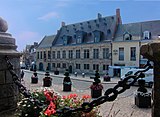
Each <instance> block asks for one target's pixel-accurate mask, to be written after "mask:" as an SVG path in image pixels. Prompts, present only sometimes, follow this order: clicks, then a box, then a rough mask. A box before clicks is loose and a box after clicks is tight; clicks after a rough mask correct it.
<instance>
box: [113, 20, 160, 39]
mask: <svg viewBox="0 0 160 117" xmlns="http://www.w3.org/2000/svg"><path fill="white" fill-rule="evenodd" d="M144 31H149V32H151V39H157V37H158V35H160V20H155V21H145V22H137V23H129V24H121V25H119V27H118V30H117V33H116V36H115V39H114V41H123V34H124V33H125V32H128V33H130V34H131V35H132V39H133V40H135V37H136V40H137V39H138V40H142V39H143V32H144Z"/></svg>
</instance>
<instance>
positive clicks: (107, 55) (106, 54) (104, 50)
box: [103, 48, 109, 59]
mask: <svg viewBox="0 0 160 117" xmlns="http://www.w3.org/2000/svg"><path fill="white" fill-rule="evenodd" d="M103 59H109V48H103Z"/></svg>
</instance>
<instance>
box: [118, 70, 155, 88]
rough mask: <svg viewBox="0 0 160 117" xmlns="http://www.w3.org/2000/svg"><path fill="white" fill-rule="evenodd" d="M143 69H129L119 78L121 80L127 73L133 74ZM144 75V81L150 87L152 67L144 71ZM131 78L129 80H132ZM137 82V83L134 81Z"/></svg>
mask: <svg viewBox="0 0 160 117" xmlns="http://www.w3.org/2000/svg"><path fill="white" fill-rule="evenodd" d="M139 70H144V69H130V70H129V71H127V72H126V73H125V74H124V75H123V76H122V77H121V78H120V79H121V80H123V79H125V78H126V77H127V76H129V75H134V74H135V73H136V72H137V71H139ZM144 75H145V77H144V78H142V79H144V80H145V83H146V85H147V86H148V87H152V85H153V77H154V75H153V69H149V70H148V71H146V72H144ZM132 80H133V79H130V80H129V82H132ZM136 84H137V83H136Z"/></svg>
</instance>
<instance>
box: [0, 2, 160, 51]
mask: <svg viewBox="0 0 160 117" xmlns="http://www.w3.org/2000/svg"><path fill="white" fill-rule="evenodd" d="M0 2H1V4H0V17H2V18H3V19H5V20H6V21H7V22H8V25H9V29H8V31H7V32H9V33H11V34H12V36H13V37H14V38H16V45H17V46H18V49H17V50H18V51H22V50H23V49H24V48H25V46H26V44H33V43H34V42H38V43H39V42H40V41H41V40H42V38H43V37H44V36H45V35H52V34H56V32H57V30H58V29H59V28H60V26H61V22H62V21H64V22H65V23H66V24H73V23H78V22H82V21H86V20H91V19H96V18H97V14H98V13H101V14H102V16H110V15H115V13H116V9H117V8H120V11H121V17H122V23H124V24H126V23H134V22H142V21H150V20H160V1H159V0H156V1H152V0H1V1H0Z"/></svg>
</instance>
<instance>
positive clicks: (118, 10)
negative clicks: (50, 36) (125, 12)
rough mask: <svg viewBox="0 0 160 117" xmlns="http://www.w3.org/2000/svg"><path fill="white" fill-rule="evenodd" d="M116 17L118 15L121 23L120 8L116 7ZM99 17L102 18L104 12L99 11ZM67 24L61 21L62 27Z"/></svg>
mask: <svg viewBox="0 0 160 117" xmlns="http://www.w3.org/2000/svg"><path fill="white" fill-rule="evenodd" d="M116 17H117V21H118V22H119V23H121V16H120V9H119V8H118V9H116ZM97 18H98V19H100V18H102V14H100V13H98V15H97ZM65 25H66V24H65V22H62V23H61V26H62V27H63V26H65Z"/></svg>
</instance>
